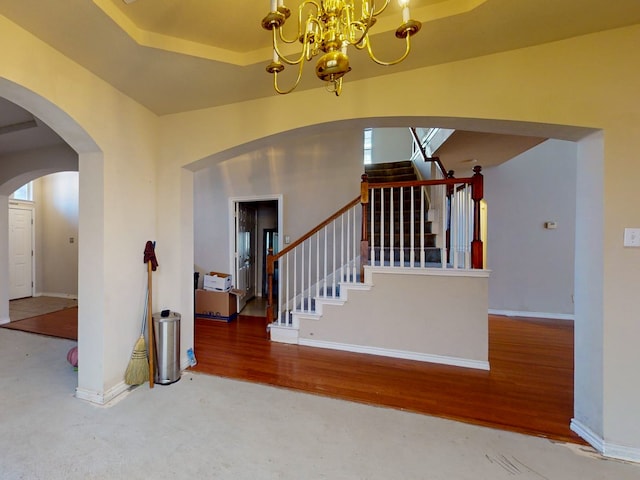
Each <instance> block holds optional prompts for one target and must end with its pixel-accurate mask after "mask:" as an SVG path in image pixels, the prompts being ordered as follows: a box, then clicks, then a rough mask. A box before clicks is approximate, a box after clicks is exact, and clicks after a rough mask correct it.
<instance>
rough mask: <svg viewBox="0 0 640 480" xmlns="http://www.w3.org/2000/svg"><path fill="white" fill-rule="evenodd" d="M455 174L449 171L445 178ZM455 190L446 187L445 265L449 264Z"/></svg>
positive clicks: (451, 187)
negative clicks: (452, 204)
mask: <svg viewBox="0 0 640 480" xmlns="http://www.w3.org/2000/svg"><path fill="white" fill-rule="evenodd" d="M454 175H455V172H454V171H453V170H449V171H448V172H447V178H455V176H454ZM455 189H456V186H455V185H454V184H453V183H451V184H448V185H447V204H446V207H445V208H446V209H447V225H446V227H445V245H446V247H447V263H449V262H451V213H452V212H451V199H452V197H453V193H454V191H455Z"/></svg>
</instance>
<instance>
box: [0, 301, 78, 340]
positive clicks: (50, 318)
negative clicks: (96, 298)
mask: <svg viewBox="0 0 640 480" xmlns="http://www.w3.org/2000/svg"><path fill="white" fill-rule="evenodd" d="M2 328H8V329H11V330H20V331H23V332H29V333H37V334H40V335H48V336H50V337H58V338H67V339H69V340H78V307H72V308H65V309H64V310H59V311H57V312H52V313H46V314H44V315H38V316H36V317H31V318H25V319H24V320H18V321H17V322H11V323H6V324H4V325H2Z"/></svg>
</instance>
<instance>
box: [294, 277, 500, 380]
mask: <svg viewBox="0 0 640 480" xmlns="http://www.w3.org/2000/svg"><path fill="white" fill-rule="evenodd" d="M445 273H447V274H446V275H445V274H439V273H436V274H430V275H424V274H409V273H407V272H403V273H374V274H373V275H372V281H371V283H372V285H373V286H372V288H371V290H365V291H362V290H349V291H348V301H347V302H346V303H345V304H344V305H340V306H337V305H330V304H328V305H323V307H322V318H321V319H320V320H315V319H314V320H310V319H301V320H300V343H301V344H305V342H307V343H308V342H311V343H312V344H317V345H320V346H328V347H330V348H331V347H333V348H339V349H340V348H344V349H347V350H348V349H350V348H351V349H353V347H364V348H365V349H366V350H367V351H369V352H370V353H378V354H385V351H386V352H395V354H396V355H401V356H402V355H404V357H405V358H416V359H425V360H430V361H436V362H438V361H439V362H442V363H449V364H454V365H459V366H473V367H474V368H487V367H488V362H489V357H488V356H489V352H488V344H489V328H488V319H487V277H486V276H484V275H483V276H479V277H468V276H458V275H455V276H454V275H452V273H457V272H445ZM451 292H464V294H463V295H461V298H460V299H459V301H455V302H448V303H445V302H443V301H442V299H443V298H450V296H451ZM416 299H419V301H416ZM376 350H377V351H376ZM356 351H358V350H357V349H356Z"/></svg>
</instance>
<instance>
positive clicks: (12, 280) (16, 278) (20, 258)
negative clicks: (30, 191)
mask: <svg viewBox="0 0 640 480" xmlns="http://www.w3.org/2000/svg"><path fill="white" fill-rule="evenodd" d="M32 219H33V212H32V211H31V210H30V209H22V208H9V300H13V299H14V298H24V297H30V296H32V295H33V291H32V290H33V287H32V280H33V279H32V278H31V277H32V274H31V271H32V269H31V266H32V262H33V257H32V244H31V241H32V240H31V239H32V235H31V232H32V228H33V225H32Z"/></svg>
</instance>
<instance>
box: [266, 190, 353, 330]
mask: <svg viewBox="0 0 640 480" xmlns="http://www.w3.org/2000/svg"><path fill="white" fill-rule="evenodd" d="M358 203H360V196H358V197H356V198H354V199H353V200H351V201H350V202H349V203H347V204H346V205H345V206H344V207H342V208H341V209H340V210H338V211H336V212H335V213H334V214H332V215H331V216H329V217H327V218H326V219H325V220H323V221H322V222H320V223H319V224H318V225H317V226H316V227H314V228H312V229H311V230H309V231H308V232H307V233H305V234H304V235H302V236H301V237H300V238H299V239H297V240H296V241H294V242H293V243H291V244H290V245H288V246H287V247H286V248H284V249H282V250H281V251H279V252H278V253H276V254H272V253H269V254H268V255H267V291H268V294H267V323H268V324H271V323H272V322H273V275H274V273H275V263H276V262H277V261H278V259H280V258H281V257H283V256H284V255H286V254H287V253H289V252H291V251H293V250H294V249H295V248H296V247H298V246H299V245H301V244H302V243H304V242H305V241H306V240H308V239H309V238H311V237H312V236H313V235H315V234H316V233H318V232H319V231H321V230H322V229H323V228H324V227H326V226H327V225H329V224H330V223H331V222H333V221H334V220H336V219H337V218H339V217H340V216H341V215H343V214H344V213H345V212H347V211H348V210H350V209H351V208H353V207H355V206H356V205H357V204H358Z"/></svg>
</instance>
